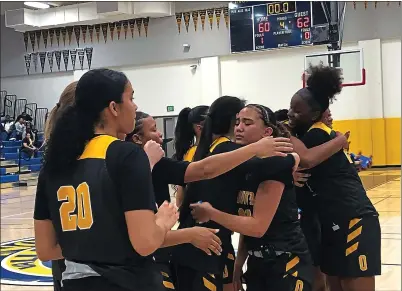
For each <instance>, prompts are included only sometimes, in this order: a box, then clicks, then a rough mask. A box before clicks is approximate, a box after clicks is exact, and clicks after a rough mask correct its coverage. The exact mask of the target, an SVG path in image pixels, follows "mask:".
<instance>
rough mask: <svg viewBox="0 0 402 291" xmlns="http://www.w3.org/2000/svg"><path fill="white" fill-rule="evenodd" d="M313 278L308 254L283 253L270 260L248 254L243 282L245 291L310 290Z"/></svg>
mask: <svg viewBox="0 0 402 291" xmlns="http://www.w3.org/2000/svg"><path fill="white" fill-rule="evenodd" d="M304 257H305V258H304ZM313 278H314V269H313V265H312V262H311V258H310V256H309V255H306V256H303V258H301V257H299V256H296V255H293V254H289V253H283V254H282V255H279V256H277V257H276V258H275V259H272V260H270V261H265V260H264V259H262V258H258V257H255V256H251V255H250V256H249V257H248V260H247V271H246V273H245V274H244V276H243V282H244V283H245V284H246V285H247V291H312V283H313Z"/></svg>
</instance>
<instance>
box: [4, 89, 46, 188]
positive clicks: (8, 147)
mask: <svg viewBox="0 0 402 291" xmlns="http://www.w3.org/2000/svg"><path fill="white" fill-rule="evenodd" d="M0 103H1V106H0V111H1V112H0V116H1V117H5V116H7V115H8V116H10V117H11V119H12V120H15V119H16V118H17V116H19V115H20V114H21V113H23V112H25V113H28V114H29V115H30V116H31V117H32V119H33V121H32V124H33V125H34V128H33V129H34V130H36V132H37V133H36V139H37V140H39V141H41V142H43V130H44V124H45V121H46V118H47V112H48V110H47V109H46V108H38V107H37V104H36V103H27V101H26V99H18V98H17V96H16V95H9V94H8V93H7V92H6V91H1V101H0ZM21 145H22V142H21V141H10V140H1V138H0V186H1V188H2V189H3V188H9V187H16V186H27V185H36V184H37V177H38V174H39V171H40V169H41V166H42V158H43V152H40V151H39V152H37V153H36V154H35V156H34V157H32V158H30V157H28V156H27V155H26V154H25V153H23V152H20V149H21Z"/></svg>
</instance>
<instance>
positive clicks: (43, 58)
mask: <svg viewBox="0 0 402 291" xmlns="http://www.w3.org/2000/svg"><path fill="white" fill-rule="evenodd" d="M39 60H40V67H41V69H42V74H43V71H44V70H45V61H46V52H40V53H39Z"/></svg>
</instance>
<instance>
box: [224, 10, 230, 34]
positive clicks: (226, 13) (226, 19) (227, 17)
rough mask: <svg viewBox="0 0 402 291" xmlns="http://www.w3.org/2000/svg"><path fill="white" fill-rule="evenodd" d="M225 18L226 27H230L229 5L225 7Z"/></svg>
mask: <svg viewBox="0 0 402 291" xmlns="http://www.w3.org/2000/svg"><path fill="white" fill-rule="evenodd" d="M223 18H225V24H226V28H228V29H229V7H223Z"/></svg>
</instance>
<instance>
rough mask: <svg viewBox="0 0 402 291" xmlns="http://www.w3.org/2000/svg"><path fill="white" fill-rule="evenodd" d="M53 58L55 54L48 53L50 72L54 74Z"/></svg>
mask: <svg viewBox="0 0 402 291" xmlns="http://www.w3.org/2000/svg"><path fill="white" fill-rule="evenodd" d="M53 56H54V52H47V61H48V63H49V68H50V72H53Z"/></svg>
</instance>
